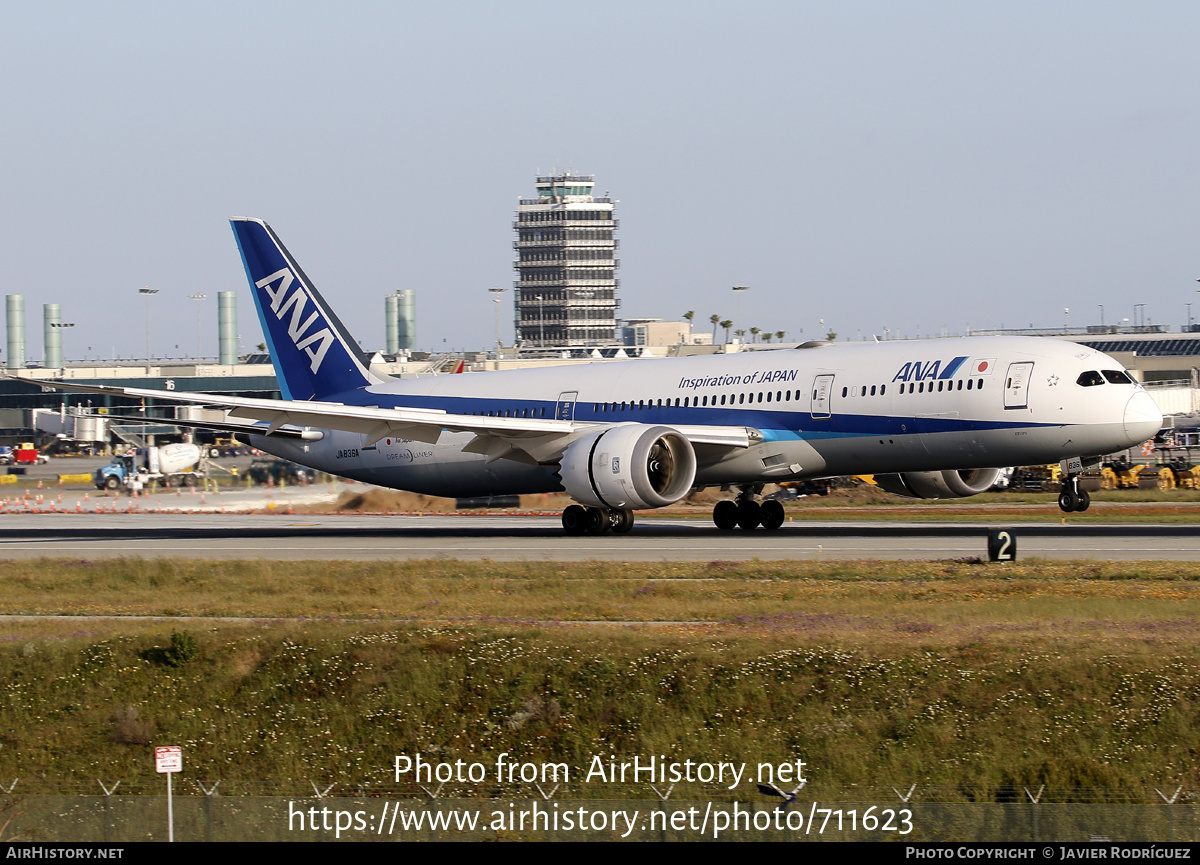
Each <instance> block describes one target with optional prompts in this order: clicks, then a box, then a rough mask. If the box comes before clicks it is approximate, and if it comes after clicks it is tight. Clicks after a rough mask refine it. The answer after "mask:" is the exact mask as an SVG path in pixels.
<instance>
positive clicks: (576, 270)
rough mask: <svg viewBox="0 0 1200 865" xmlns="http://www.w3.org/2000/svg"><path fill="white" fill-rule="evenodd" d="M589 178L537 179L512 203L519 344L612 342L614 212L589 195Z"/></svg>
mask: <svg viewBox="0 0 1200 865" xmlns="http://www.w3.org/2000/svg"><path fill="white" fill-rule="evenodd" d="M594 186H595V179H594V178H593V177H592V175H590V174H589V175H578V174H556V175H553V176H550V177H539V178H538V179H537V198H529V199H521V201H520V203H519V204H518V205H517V221H516V222H514V223H513V227H514V228H516V230H517V239H516V241H515V242H514V243H513V246H514V247H515V248H516V251H517V259H516V261H514V262H513V267H514V268H516V271H517V274H518V276H517V281H516V282H515V283H514V288H515V289H516V290H515V291H514V293H513V294H514V305H515V313H516V317H515V321H514V325H515V330H516V335H517V344H518V346H520V347H522V348H549V347H564V348H566V347H579V346H600V345H612V344H613V343H615V342H616V340H617V308H618V307H619V306H620V305H621V304H620V301H619V300H618V299H617V286H618V281H617V278H616V274H617V265H618V264H619V262H618V260H617V255H616V253H617V241H616V240H615V239H614V237H613V233H614V232H615V231H616V228H617V220H616V212H615V209H614V205H613V202H612V200H611V199H608V198H596V197H595V196H593V195H592V188H593V187H594Z"/></svg>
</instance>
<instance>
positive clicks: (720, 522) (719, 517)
mask: <svg viewBox="0 0 1200 865" xmlns="http://www.w3.org/2000/svg"><path fill="white" fill-rule="evenodd" d="M737 517H738V507H737V504H735V503H734V502H731V501H729V499H725V500H724V501H721V502H717V504H716V507H714V508H713V517H712V518H713V522H714V523H715V524H716V526H717V528H718V529H720V530H721V531H723V532H727V531H729V530H730V529H732V528H733V527H734V526H736V525H737V522H738V521H737Z"/></svg>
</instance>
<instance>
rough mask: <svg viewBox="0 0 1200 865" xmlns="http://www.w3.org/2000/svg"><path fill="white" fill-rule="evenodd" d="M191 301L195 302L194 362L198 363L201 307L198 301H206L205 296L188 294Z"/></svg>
mask: <svg viewBox="0 0 1200 865" xmlns="http://www.w3.org/2000/svg"><path fill="white" fill-rule="evenodd" d="M188 297H190V298H191V299H192V300H194V301H196V362H197V363H199V362H200V308H201V307H202V306H203V304H202V303H200V301H202V300H207V299H208V295H207V294H189V295H188Z"/></svg>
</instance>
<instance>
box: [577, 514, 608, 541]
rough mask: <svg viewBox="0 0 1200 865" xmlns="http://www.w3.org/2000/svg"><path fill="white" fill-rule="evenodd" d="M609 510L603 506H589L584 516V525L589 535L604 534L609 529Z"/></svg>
mask: <svg viewBox="0 0 1200 865" xmlns="http://www.w3.org/2000/svg"><path fill="white" fill-rule="evenodd" d="M609 525H610V523H609V521H608V511H606V510H604V509H603V508H588V509H587V513H586V514H585V515H584V518H583V527H584V529H585V530H586V531H587V533H588V534H589V535H602V534H604V533H605V532H607V531H608V527H609Z"/></svg>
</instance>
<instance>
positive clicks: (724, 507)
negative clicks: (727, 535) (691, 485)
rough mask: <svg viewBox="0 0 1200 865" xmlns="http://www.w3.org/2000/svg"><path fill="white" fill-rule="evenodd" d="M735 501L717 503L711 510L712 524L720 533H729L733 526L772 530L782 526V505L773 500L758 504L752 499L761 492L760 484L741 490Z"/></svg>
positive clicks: (746, 528)
mask: <svg viewBox="0 0 1200 865" xmlns="http://www.w3.org/2000/svg"><path fill="white" fill-rule="evenodd" d="M741 490H742V491H741V492H740V493H738V497H737V499H736V501H732V502H731V501H729V500H725V501H721V502H717V504H716V507H714V508H713V515H712V519H713V523H714V524H715V525H716V527H717V528H718V529H720V530H721V531H730V530H731V529H733V527H734V526H741V527H742V528H743V529H745V530H747V531H749V530H750V529H754V528H757V527H758V526H762V527H763V528H764V529H768V530H774V529H777V528H779V527H780V526H782V525H783V521H784V518H785V516H784V512H783V505H781V504H780V503H779V502H777V501H776V500H775V499H767V500H766V501H765V502H762V503H759V502H756V501H755V500H754V497H755V496H756V495H758V494H759V493H760V492H762V484H756V485H754V486H745V487H742V488H741Z"/></svg>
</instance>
